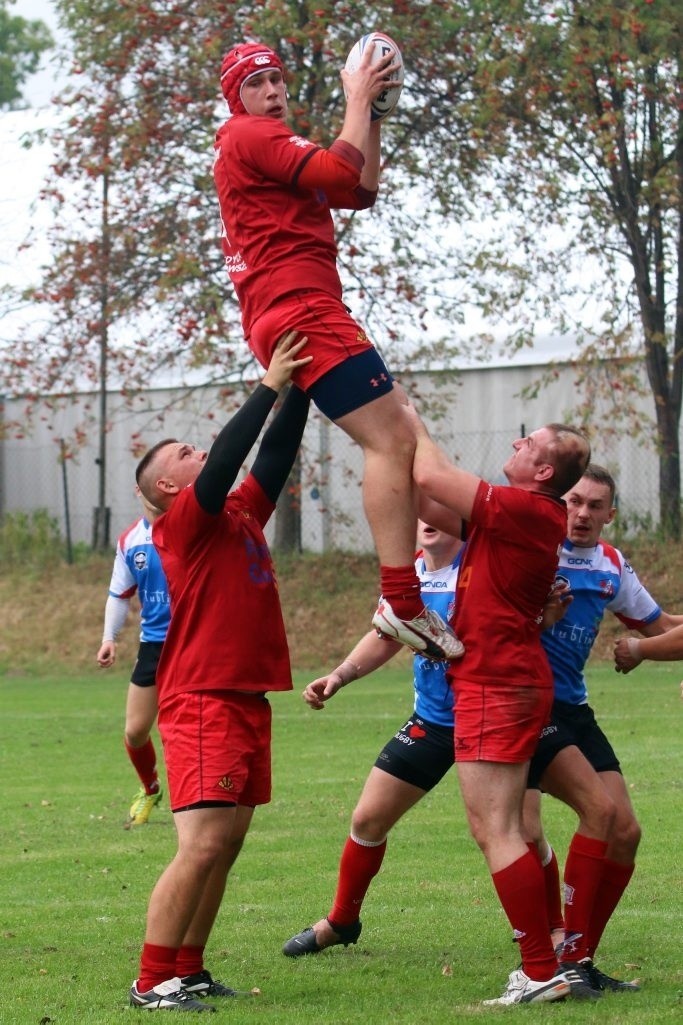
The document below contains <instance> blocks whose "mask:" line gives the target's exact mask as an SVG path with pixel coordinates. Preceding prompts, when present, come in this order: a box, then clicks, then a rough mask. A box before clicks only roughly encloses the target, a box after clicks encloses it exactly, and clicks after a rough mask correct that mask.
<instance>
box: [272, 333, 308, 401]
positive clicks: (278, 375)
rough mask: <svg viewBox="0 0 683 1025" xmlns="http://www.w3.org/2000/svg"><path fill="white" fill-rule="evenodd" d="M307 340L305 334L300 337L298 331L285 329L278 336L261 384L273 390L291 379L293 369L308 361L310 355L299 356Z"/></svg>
mask: <svg viewBox="0 0 683 1025" xmlns="http://www.w3.org/2000/svg"><path fill="white" fill-rule="evenodd" d="M307 341H308V338H306V336H305V335H304V336H303V337H300V336H299V332H298V331H287V332H286V333H285V334H284V335H282V336H281V337H280V338H278V340H277V342H276V343H275V348H274V349H273V355H272V357H271V360H270V364H269V366H268V369H267V370H266V372H265V374H264V376H263V384H265V385H266V386H267V387H268V388H272V389H273V391H280V389H281V388H284V386H285V385H286V384H287V382H288V381H289V380H291V377H292V374H293V373H294V371H295V370H297V369H298V368H299V367H303V366H306V364H307V363H310V362H311V360H312V359H313V357H312V356H299V353H300V352H301V350H302V349H303V347H304V345H306V343H307Z"/></svg>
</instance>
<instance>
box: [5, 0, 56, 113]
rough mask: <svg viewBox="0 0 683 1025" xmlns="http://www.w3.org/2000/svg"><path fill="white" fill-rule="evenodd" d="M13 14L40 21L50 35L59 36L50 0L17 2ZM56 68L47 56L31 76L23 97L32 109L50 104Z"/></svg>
mask: <svg viewBox="0 0 683 1025" xmlns="http://www.w3.org/2000/svg"><path fill="white" fill-rule="evenodd" d="M10 10H11V12H12V13H13V14H16V15H18V16H19V17H21V18H26V20H27V21H34V20H38V19H39V20H40V21H44V22H45V24H46V25H47V26H48V28H49V29H50V31H51V32H52V35H53V36H54V37H55V38H57V37H58V36H59V26H58V24H57V16H56V14H55V9H54V5H53V3H52V0H18V2H15V3H14V5H13V7H12V8H10ZM57 75H58V68H57V67H56V65H55V56H54V53H53V54H48V55H46V56H45V57H44V58H43V67H42V69H41V70H40V71H39V72H38V73H37V74H36V75H32V76H31V78H30V79H29V80H28V81H27V83H26V86H25V88H24V95H25V96H26V99H27V100H28V101H29V103H30V104H31V106H32V107H44V106H46V105H47V104H49V102H50V97H51V95H52V93H53V92H54V91H55V83H56V76H57Z"/></svg>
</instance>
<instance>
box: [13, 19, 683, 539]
mask: <svg viewBox="0 0 683 1025" xmlns="http://www.w3.org/2000/svg"><path fill="white" fill-rule="evenodd" d="M57 5H58V7H59V9H60V11H61V14H62V18H63V20H64V22H65V26H66V27H67V28H68V29H69V31H70V33H71V36H72V38H73V40H74V62H75V68H76V69H78V71H79V76H78V78H76V79H75V81H76V82H78V81H79V79H80V85H79V86H78V87H75V88H74V89H72V90H71V92H70V93H69V94H68V95H67V96H65V97H64V103H65V105H66V109H67V110H68V111H69V112H70V114H69V119H68V121H67V122H66V124H65V126H64V128H63V129H62V131H61V132H60V133H59V135H58V136H57V140H56V141H57V144H58V150H59V152H58V157H57V159H56V161H55V166H54V168H53V173H52V177H51V181H50V182H49V183H48V185H47V187H46V196H47V197H48V198H51V199H52V201H53V202H54V203H55V207H56V218H55V229H54V231H53V236H52V241H53V254H54V255H53V259H52V262H51V263H50V265H49V266H48V267H47V268H45V270H44V275H43V281H42V283H41V286H40V287H38V288H37V289H36V290H34V292H33V293H32V296H31V298H32V299H33V301H37V302H40V303H42V304H44V306H45V308H46V309H47V310H48V311H49V313H50V323H49V328H48V329H47V330H46V331H44V332H42V334H41V335H40V337H39V339H38V344H37V342H36V337H35V334H33V335H29V336H27V337H26V338H25V339H24V340H23V341H22V340H16V339H12V346H11V350H9V351H5V353H4V359H3V362H4V369H5V371H6V373H5V376H6V378H7V380H8V381H9V383H10V386H11V387H12V389H13V391H14V392H21V391H24V392H26V393H29V394H37V393H42V392H45V391H53V392H55V391H61V392H64V391H68V390H69V389H70V388H75V387H76V386H77V385H78V384H80V383H82V382H83V381H87V380H91V381H93V382H96V381H97V380H99V379H100V365H101V364H100V357H101V352H102V347H101V344H100V342H101V339H102V337H103V334H102V329H101V322H102V321H103V320H106V324H107V345H106V350H107V367H108V374H109V380H110V382H111V384H116V386H118V387H120V388H121V389H122V390H123V391H124V392H125V393H126V394H128V395H131V396H132V395H134V394H135V392H136V391H137V390H139V389H140V388H143V387H144V386H145V385H146V384H147V383H148V382H149V381H150V380H154V379H156V377H157V376H158V374H159V373H160V372H161V371H164V370H167V369H169V368H171V367H174V366H175V367H177V366H180V367H182V368H183V369H185V370H187V369H188V368H189V369H193V368H198V367H201V368H202V374H203V375H204V376H205V377H208V376H209V375H210V374H214V375H215V376H216V377H218V378H222V379H223V380H225V379H226V378H228V377H229V376H230V375H231V374H233V375H235V376H240V375H243V374H244V373H247V372H248V370H249V366H250V357H249V354H248V351H247V349H246V347H245V345H244V342H243V340H242V337H241V330H240V326H239V316H238V311H237V309H236V306H235V303H234V298H233V295H232V291H231V288H230V286H229V285H228V283H227V281H226V277H225V274H224V271H223V268H222V266H221V257H220V250H219V247H218V242H217V213H216V201H215V197H214V192H213V185H212V182H211V180H210V178H211V175H210V166H209V163H210V152H209V150H210V139H211V137H212V134H213V131H214V129H215V127H216V126H217V124H218V121H219V119H220V118H221V116H222V113H221V112H222V111H224V109H225V108H224V106H223V105H222V102H221V99H220V97H219V95H218V85H217V75H218V67H219V64H220V56H221V53H222V52H223V51H224V50H225V49H226V48H227V46H229V45H230V43H231V42H233V40H234V39H243V38H259V39H263V40H264V41H265V42H266V43H268V44H270V45H272V46H274V47H275V48H276V49H278V50H279V51H280V52H281V53H282V55H283V57H284V60H285V63H286V65H287V67H288V69H289V71H290V79H289V83H288V85H289V91H290V115H291V118H290V119H291V123H292V125H293V128H294V129H295V130H296V131H297V132H299V133H300V134H303V135H311V136H312V137H315V138H317V139H320V140H321V141H322V142H327V141H329V140H330V139H331V138H332V137H333V135H334V134H335V132H336V130H337V129H338V127H339V121H340V117H341V113H342V109H343V101H342V97H341V91H340V83H339V76H338V72H339V69H340V67H341V65H342V64H343V61H344V58H345V56H346V54H347V52H348V50H349V49H350V47H351V44H352V43H353V41H355V39H356V38H357V37H358V36H359V35H360V34H362V32H364V31H367V30H368V29H370V28H373V27H377V28H381V29H383V30H385V31H387V32H389V34H391V35H393V36H394V37H395V38H396V39H398V40H400V41H401V42H402V44H403V50H404V59H405V62H406V71H407V80H406V88H405V91H404V96H403V98H402V101H401V103H400V104H399V108H398V110H397V111H396V112H395V114H394V115H392V117H391V118H390V119H389V120H388V121H387V122H386V127H385V131H384V137H385V156H386V168H385V173H384V183H383V188H382V193H381V199H380V202H379V204H378V206H377V208H376V209H375V210H374V211H373V212H372V214H364V215H362V216H361V217H355V216H353V215H349V216H343V215H342V216H338V217H337V218H336V224H337V229H338V239H339V243H340V263H341V267H342V271H343V274H344V277H345V286H346V296H347V301H348V302H349V305H352V306H353V308H354V312H356V313H357V314H358V316H359V318H360V319H361V320H363V322H364V323H365V324H366V325H368V326H369V327H370V333H371V335H372V336H373V338H374V340H375V341H376V342H377V343H378V344H379V345H380V347H384V346H386V347H388V346H391V352H390V354H389V363H390V365H391V367H392V369H394V370H396V371H398V372H399V373H400V370H401V367H402V365H405V364H410V365H411V366H412V367H414V368H429V367H433V366H439V367H443V366H444V365H445V366H448V365H449V363H451V362H452V360H453V356H454V353H456V352H463V351H468V352H470V353H471V354H474V355H476V356H477V357H478V358H482V359H484V358H486V354H487V353H488V352H490V351H491V348H492V346H493V345H496V344H497V345H499V346H501V347H508V348H509V347H513V348H514V347H520V346H526V345H531V344H533V341H534V338H535V336H536V334H537V332H538V331H539V330H540V329H542V328H543V329H546V330H548V326H550V327H551V328H552V329H554V330H559V331H564V332H569V331H571V332H572V334H573V335H575V336H576V337H577V338H578V339H579V340H580V341H581V344H582V354H581V356H580V358H579V359H577V379H578V380H579V381H581V382H582V387H584V388H586V387H588V388H594V387H595V380H596V375H595V374H594V373H593V371H592V367H594V366H595V362H596V361H600V363H601V366H603V367H607V370H606V372H605V375H602V377H603V379H604V380H606V381H607V386H608V388H609V389H611V390H612V392H613V393H614V394H615V395H618V401H615V404H614V408H615V414H619V415H621V416H622V417H627V416H628V413H629V409H630V403H629V390H630V389H631V388H632V387H633V386H634V381H635V375H634V374H633V364H634V359H636V358H637V357H638V356H639V355H640V354H642V357H643V359H644V362H645V366H646V369H647V376H648V383H649V388H650V389H651V392H652V397H653V403H654V421H655V426H654V433H655V437H656V439H657V441H658V445H659V459H660V467H661V473H660V494H661V524H662V527H663V529H664V530H665V531H666V532H667V533H668V534H669V535H670V536H672V537H678V536H679V535H680V469H679V452H678V426H679V420H680V405H681V360H680V351H681V343H682V341H683V337H682V332H683V312H682V311H683V270H682V268H681V249H682V248H683V242H682V241H681V239H682V238H683V228H682V224H681V214H682V211H683V198H682V191H681V190H682V188H683V182H682V174H681V171H682V170H683V164H682V162H683V144H682V143H681V134H682V133H681V111H680V97H681V81H680V45H681V33H680V27H681V15H680V10H679V6H680V5H679V4H678V3H677V2H674V0H652V2H648V0H635V2H629V3H627V2H625V0H624V2H617V3H602V2H597V3H595V2H594V3H590V4H589V3H586V2H583V3H578V2H572V0H556V2H554V3H552V4H548V3H542V2H536V3H533V2H525V0H467V2H465V0H461V2H451V0H433V2H427V0H417V2H408V0H384V2H377V3H374V4H373V5H372V10H371V12H370V11H369V9H368V7H367V5H366V4H361V3H358V2H353V0H349V2H342V0H319V2H317V3H316V4H315V6H314V5H313V4H311V3H309V2H306V0H278V2H276V3H274V2H266V0H252V2H250V3H243V4H234V3H229V2H221V0H217V2H216V3H212V4H208V3H206V2H205V0H197V2H194V3H192V2H190V0H165V2H163V3H162V2H160V0H122V2H117V3H114V2H113V0H94V2H88V3H85V2H84V0H70V2H69V3H66V2H60V0H57ZM104 179H106V180H107V182H108V192H107V202H108V218H107V225H108V229H107V244H106V245H105V244H104V240H103V235H102V230H101V229H102V223H103V222H102V210H101V205H102V197H103V191H102V188H101V187H93V186H96V185H98V183H99V185H100V186H101V184H102V181H103V180H104ZM587 271H588V273H587ZM105 281H106V282H108V287H107V288H106V289H103V283H104V282H105ZM105 293H106V296H107V301H106V305H104V306H103V304H102V296H103V294H105ZM475 309H476V310H478V311H479V313H480V316H481V322H482V323H483V328H478V326H477V325H476V324H475V325H474V326H472V324H471V322H470V319H469V316H468V314H469V311H471V310H475ZM498 328H500V330H501V331H502V336H501V335H499V337H498V339H496V330H497V329H498ZM36 352H38V353H40V358H36ZM606 355H609V356H610V357H612V358H611V359H610V361H609V364H605V362H604V357H605V356H606ZM615 375H616V376H615ZM589 397H590V393H589ZM227 401H228V402H230V401H231V399H230V397H229V395H228V398H227ZM105 426H106V425H105ZM84 429H85V428H84ZM600 429H601V430H603V429H604V425H603V424H601V425H600ZM621 429H623V424H622V427H621Z"/></svg>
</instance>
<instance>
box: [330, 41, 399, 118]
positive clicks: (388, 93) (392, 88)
mask: <svg viewBox="0 0 683 1025" xmlns="http://www.w3.org/2000/svg"><path fill="white" fill-rule="evenodd" d="M368 46H371V47H372V48H373V51H372V63H373V64H376V63H377V62H378V61H380V60H381V59H382V57H386V56H387V54H389V53H391V54H392V57H393V63H394V64H398V65H399V70H398V71H396V72H394V74H393V75H392V77H391V79H390V80H389V81H388V83H387V88H386V89H385V90H384V91H383V92H381V93H380V94H379V96H377V97H376V98H375V99H374V100H373V101H372V106H371V108H370V118H371V120H373V121H381V120H382V119H383V118H385V117H386V116H387V115H388V114H391V112H392V110H394V109H395V108H396V104H397V103H398V98H399V96H400V95H401V90H402V89H403V57H402V56H401V51H400V50H399V48H398V46H397V45H396V43H395V42H394V40H393V39H392V38H391V37H390V36H387V35H385V34H384V32H368V34H367V35H365V36H363V37H362V38H361V39H359V40H358V42H357V43H354V45H353V46H352V47H351V51H350V53H349V55H348V57H347V58H346V64H345V65H344V70H345V71H348V72H349V74H350V75H352V74H353V73H354V71H356V70H357V69H358V65H359V64H360V62H361V58H362V56H363V54H364V52H365V50H366V47H368Z"/></svg>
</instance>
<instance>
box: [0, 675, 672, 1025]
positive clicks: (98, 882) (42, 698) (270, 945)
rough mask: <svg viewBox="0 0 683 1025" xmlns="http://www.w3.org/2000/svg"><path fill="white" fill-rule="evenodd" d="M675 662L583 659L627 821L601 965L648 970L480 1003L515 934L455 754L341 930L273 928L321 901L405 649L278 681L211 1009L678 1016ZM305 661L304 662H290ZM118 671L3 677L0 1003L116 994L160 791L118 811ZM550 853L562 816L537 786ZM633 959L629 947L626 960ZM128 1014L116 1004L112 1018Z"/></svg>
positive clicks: (161, 822)
mask: <svg viewBox="0 0 683 1025" xmlns="http://www.w3.org/2000/svg"><path fill="white" fill-rule="evenodd" d="M680 671H681V670H680V667H676V666H668V665H654V664H653V665H649V666H647V667H646V668H645V667H641V668H640V669H639V670H638V671H637V672H636V673H635V674H633V675H632V676H629V677H626V678H624V677H621V676H616V675H615V674H614V672H613V671H612V670H611V668H610V667H608V666H595V667H594V668H593V669H592V670H591V673H590V682H591V699H592V703H593V705H594V706H595V708H596V710H597V711H598V714H599V717H600V720H601V722H602V724H603V726H604V728H605V729H606V732H607V733H608V735H609V736H610V737H611V739H612V740H613V742H614V745H615V747H616V749H617V751H618V753H619V754H620V756H621V758H622V762H623V765H624V768H625V772H626V777H627V779H628V781H629V783H630V785H631V788H632V796H633V801H634V804H635V807H636V810H637V812H638V815H639V818H640V819H641V822H642V824H643V829H644V839H643V843H642V846H641V853H640V857H639V862H638V870H637V872H636V875H635V876H634V879H633V882H632V885H631V887H630V888H629V890H628V891H627V894H626V896H625V898H624V900H623V902H622V905H621V906H620V908H619V909H618V911H617V913H616V916H615V918H614V919H613V921H612V923H611V924H610V926H609V927H608V931H607V933H606V935H605V938H604V940H603V945H602V948H601V956H600V958H599V963H600V965H601V967H603V968H604V969H605V970H607V971H609V972H611V973H614V974H617V975H621V976H623V977H633V976H636V975H637V976H640V977H642V978H643V979H644V987H643V990H642V992H641V993H639V994H634V995H621V996H619V995H609V996H606V997H605V998H604V999H603V1000H602V1001H601V1002H600V1004H599V1005H592V1004H591V1005H586V1006H584V1005H583V1004H581V1003H571V1002H570V1003H567V1004H561V1005H534V1006H533V1007H528V1006H527V1007H523V1008H509V1009H503V1008H501V1009H486V1008H482V1007H481V1005H480V1000H481V999H483V998H485V997H490V996H496V995H498V993H499V992H501V991H502V987H503V984H504V982H505V979H506V977H507V973H508V972H509V971H510V970H511V969H512V968H513V967H515V966H516V962H517V953H516V948H515V947H514V946H513V944H512V943H511V941H510V929H509V927H508V925H507V923H506V921H505V919H504V916H503V914H502V911H501V910H500V908H499V905H498V903H497V900H496V898H495V895H494V892H493V888H492V886H491V883H490V880H489V878H488V875H487V872H486V869H485V865H484V861H483V858H482V857H481V855H480V854H479V852H478V851H477V850H476V848H475V846H474V843H473V842H472V841H471V839H470V838H469V835H468V831H467V827H466V824H465V821H464V817H463V814H462V809H461V805H460V802H459V798H458V793H457V783H456V779H455V776H454V774H451V775H450V776H449V777H447V779H446V780H445V781H444V783H443V784H442V785H441V787H440V788H438V789H437V791H435V792H434V793H433V794H431V795H429V796H428V797H427V798H426V799H425V800H424V801H423V802H422V803H421V804H420V805H419V806H418V807H417V808H416V809H415V810H414V811H413V812H412V813H411V814H410V815H408V816H407V817H406V818H405V819H404V820H403V821H402V822H401V823H399V825H398V826H397V827H396V829H395V830H394V832H393V833H392V836H391V838H390V842H389V851H388V854H387V857H386V859H385V863H384V867H383V869H382V872H381V873H380V875H379V876H378V878H377V879H376V880H375V883H374V884H373V887H372V889H371V891H370V894H369V897H368V899H367V901H366V904H365V907H364V913H363V919H364V928H363V935H362V937H361V939H360V941H359V943H358V944H357V946H355V947H350V948H348V949H343V948H336V949H333V950H329V951H327V952H326V953H324V954H322V955H321V956H320V957H316V958H304V959H302V960H300V961H293V960H290V959H288V958H285V957H283V956H282V954H281V953H280V947H281V945H282V942H283V941H284V940H285V939H287V938H288V937H289V936H290V935H291V934H292V933H294V932H296V931H298V930H299V929H300V928H302V927H303V926H305V925H308V924H310V923H311V922H312V921H315V920H316V919H317V918H319V917H321V916H322V915H323V914H324V913H326V912H327V911H328V910H329V906H330V902H331V898H332V895H333V892H334V887H335V882H336V874H337V862H338V857H339V853H340V850H341V846H342V843H343V841H344V839H345V837H346V835H347V830H348V822H349V816H350V813H351V810H352V808H353V805H354V803H355V801H356V798H357V796H358V794H359V792H360V787H361V785H362V783H363V781H364V779H365V776H366V774H367V771H368V769H369V767H370V765H371V764H372V763H373V761H374V759H375V756H376V754H377V752H378V751H379V749H380V747H381V746H382V744H383V743H384V742H385V741H386V740H387V739H388V737H389V736H390V735H391V734H392V733H393V732H394V730H395V729H396V728H397V727H398V725H400V723H401V722H402V720H403V718H404V717H405V716H406V714H407V713H408V711H409V710H410V703H411V694H410V687H409V683H408V680H407V677H406V672H405V669H402V670H394V669H393V668H388V669H386V670H384V671H381V672H379V673H377V674H376V675H375V676H374V677H373V678H371V679H370V680H366V681H361V682H359V683H357V684H355V685H353V686H351V687H349V688H347V689H346V690H344V691H343V692H342V693H341V694H340V695H339V696H338V697H337V698H336V699H335V700H334V701H333V702H332V703H331V704H330V705H329V706H328V707H327V708H326V709H325V710H324V711H323V712H319V713H314V712H311V711H310V710H309V709H308V708H307V707H306V706H305V705H304V703H303V702H302V701H301V699H300V697H299V692H300V689H301V686H302V685H303V683H304V682H305V680H304V678H303V677H301V678H300V679H299V680H298V681H297V687H296V690H295V693H294V694H286V695H276V696H275V697H274V699H273V706H274V713H275V714H274V799H273V802H272V804H271V805H270V806H268V807H266V808H263V809H259V810H258V811H257V814H256V816H255V818H254V825H253V827H252V832H251V833H250V836H249V837H248V839H247V842H246V844H245V848H244V851H243V853H242V855H241V857H240V860H239V861H238V862H237V865H236V866H235V869H234V872H233V874H232V876H231V881H230V882H229V888H228V893H227V894H226V898H225V901H224V905H223V910H222V912H221V915H220V917H219V920H218V922H217V924H216V928H215V930H214V934H213V937H212V940H211V943H210V946H209V948H208V952H207V953H208V956H207V963H208V965H209V966H210V968H211V969H212V970H213V972H214V974H215V975H216V977H217V978H220V979H222V980H223V981H224V982H227V983H230V984H232V985H234V986H236V987H238V988H240V989H250V988H251V987H258V988H259V989H260V990H261V995H260V996H258V997H254V998H253V999H245V1000H240V1001H237V1002H236V1001H223V1002H222V1003H221V1002H218V1008H219V1013H218V1016H217V1017H216V1019H212V1020H216V1021H220V1020H221V1019H226V1020H227V1019H228V1018H229V1019H230V1021H231V1022H238V1023H240V1025H242V1023H254V1025H257V1023H259V1022H267V1023H268V1025H320V1023H321V1022H330V1023H334V1025H346V1023H356V1022H358V1023H364V1025H388V1023H391V1025H427V1023H429V1025H431V1023H434V1025H436V1023H439V1025H441V1023H443V1022H450V1021H457V1022H471V1021H481V1020H487V1021H490V1020H494V1019H496V1018H500V1016H501V1015H503V1016H507V1017H512V1018H515V1019H516V1018H518V1017H521V1016H525V1017H533V1019H534V1020H535V1021H539V1020H542V1021H546V1020H550V1019H552V1020H553V1021H554V1022H572V1023H583V1022H588V1021H589V1020H590V1021H593V1020H594V1019H595V1020H599V1021H600V1023H601V1025H612V1023H613V1025H617V1023H619V1025H629V1023H633V1025H641V1023H642V1022H648V1023H653V1025H658V1023H664V1022H671V1023H673V1022H678V1021H680V1020H681V1016H682V1015H683V968H682V965H681V956H680V936H681V892H682V891H683V868H682V867H681V866H682V862H681V858H680V851H681V849H682V847H683V843H682V841H683V815H682V811H683V809H682V807H681V805H682V803H683V802H682V797H683V789H682V782H681V781H682V780H683V754H682V748H681V740H680V736H681V723H682V722H683V705H682V703H681V700H680V697H679V691H678V680H679V679H680ZM309 678H311V676H307V677H306V679H309ZM126 683H127V679H126V676H125V674H123V673H119V674H118V675H114V674H110V675H108V676H104V675H101V674H95V673H93V674H92V676H88V677H81V678H76V677H69V676H55V677H47V676H45V677H39V678H33V677H30V676H27V677H23V678H13V679H12V678H5V679H3V681H2V683H0V691H1V694H2V710H3V713H2V720H3V734H4V738H3V741H2V749H1V752H0V779H1V780H2V796H3V816H2V837H3V839H2V844H1V845H0V965H1V968H0V977H1V978H2V980H3V983H4V985H3V999H2V1010H0V1022H3V1023H4V1022H7V1023H8V1025H10V1023H11V1025H39V1023H42V1025H50V1023H54V1025H75V1023H79V1025H81V1023H83V1022H88V1023H90V1022H93V1023H102V1025H110V1023H114V1022H121V1020H122V1015H124V1020H130V1016H133V1017H135V1016H143V1012H136V1011H134V1010H130V1009H127V1007H126V1004H127V991H128V987H129V986H130V983H131V980H132V979H133V978H134V977H135V975H136V972H137V963H138V955H139V949H140V944H141V941H142V935H143V930H144V917H145V910H146V905H147V899H148V897H149V893H150V890H151V887H152V885H153V883H154V882H155V880H156V878H157V876H158V874H159V873H160V871H161V870H162V868H163V867H164V866H165V864H166V863H167V861H168V860H170V858H171V857H172V855H173V852H174V830H173V824H172V817H171V815H170V813H169V811H168V806H167V805H166V803H164V804H162V806H161V808H160V809H158V810H157V811H156V812H155V813H154V815H153V818H152V821H151V822H150V824H149V825H148V826H146V827H143V828H141V829H138V830H131V831H126V830H124V829H123V828H122V822H123V820H124V818H125V814H126V810H127V807H128V804H129V802H130V798H131V796H132V794H133V792H134V791H135V789H136V779H135V777H134V774H133V771H132V769H131V767H130V765H129V763H128V761H127V759H126V757H125V754H124V751H123V747H122V742H121V736H120V735H121V727H122V722H123V704H124V697H125V689H126ZM545 821H546V829H547V833H548V835H549V837H550V839H551V841H552V842H553V844H554V845H555V847H556V849H557V850H558V852H560V855H561V854H562V853H563V852H564V851H565V850H566V846H567V843H568V840H569V838H570V836H571V833H572V827H573V821H574V817H573V815H572V814H571V813H570V812H569V811H568V810H567V809H566V808H564V807H563V806H561V805H558V804H556V803H555V802H552V801H550V800H546V805H545ZM632 966H637V967H632ZM125 1016H128V1017H125Z"/></svg>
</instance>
